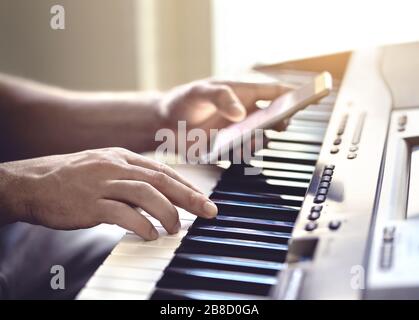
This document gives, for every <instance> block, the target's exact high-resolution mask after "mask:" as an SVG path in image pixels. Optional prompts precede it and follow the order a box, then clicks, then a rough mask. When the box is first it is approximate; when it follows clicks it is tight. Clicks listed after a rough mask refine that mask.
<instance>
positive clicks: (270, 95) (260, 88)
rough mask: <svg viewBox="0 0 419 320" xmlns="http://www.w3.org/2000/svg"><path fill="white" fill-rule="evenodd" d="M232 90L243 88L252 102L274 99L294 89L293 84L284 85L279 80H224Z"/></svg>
mask: <svg viewBox="0 0 419 320" xmlns="http://www.w3.org/2000/svg"><path fill="white" fill-rule="evenodd" d="M226 84H227V85H229V86H231V87H232V88H233V89H234V90H245V91H246V92H247V94H248V95H251V96H252V97H253V99H252V100H253V102H256V101H258V100H274V99H276V98H278V97H279V96H280V95H282V94H284V93H286V92H288V91H289V90H291V89H295V88H296V87H295V86H292V85H285V84H283V83H279V82H267V83H247V82H226Z"/></svg>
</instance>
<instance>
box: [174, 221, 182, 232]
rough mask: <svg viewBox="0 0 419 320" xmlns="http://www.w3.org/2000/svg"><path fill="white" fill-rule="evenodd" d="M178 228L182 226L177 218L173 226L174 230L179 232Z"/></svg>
mask: <svg viewBox="0 0 419 320" xmlns="http://www.w3.org/2000/svg"><path fill="white" fill-rule="evenodd" d="M180 228H182V225H181V224H180V221H179V220H178V222H177V223H176V226H175V232H179V230H180Z"/></svg>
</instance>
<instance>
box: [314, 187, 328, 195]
mask: <svg viewBox="0 0 419 320" xmlns="http://www.w3.org/2000/svg"><path fill="white" fill-rule="evenodd" d="M327 191H328V190H327V188H320V189H319V190H318V191H317V194H319V195H324V196H325V195H326V194H327Z"/></svg>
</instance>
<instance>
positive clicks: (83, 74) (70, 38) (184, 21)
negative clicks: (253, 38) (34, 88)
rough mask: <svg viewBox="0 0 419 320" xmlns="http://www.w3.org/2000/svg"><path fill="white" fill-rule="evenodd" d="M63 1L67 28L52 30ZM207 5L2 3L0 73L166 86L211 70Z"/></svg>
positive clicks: (117, 86) (114, 86) (142, 0)
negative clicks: (56, 10)
mask: <svg viewBox="0 0 419 320" xmlns="http://www.w3.org/2000/svg"><path fill="white" fill-rule="evenodd" d="M54 4H61V5H63V6H64V8H65V13H66V29H65V30H52V29H51V28H50V18H51V14H50V8H51V6H52V5H54ZM210 16H211V15H210V0H199V1H197V0H0V72H7V73H12V74H16V75H19V76H24V77H29V78H33V79H36V80H40V81H43V82H48V83H52V84H56V85H60V86H64V87H68V88H75V89H84V90H91V89H101V90H127V89H137V88H139V89H155V88H159V89H166V88H170V87H172V86H174V85H177V84H180V83H184V82H188V81H191V80H194V79H197V78H201V77H207V76H209V75H210V73H211V37H210V32H211V28H210V23H211V19H210Z"/></svg>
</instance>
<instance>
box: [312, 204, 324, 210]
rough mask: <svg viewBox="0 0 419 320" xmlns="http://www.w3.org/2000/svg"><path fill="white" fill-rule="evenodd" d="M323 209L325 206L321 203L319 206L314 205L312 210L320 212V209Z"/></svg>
mask: <svg viewBox="0 0 419 320" xmlns="http://www.w3.org/2000/svg"><path fill="white" fill-rule="evenodd" d="M322 210H323V206H321V205H319V206H312V207H311V212H313V211H318V212H320V211H322Z"/></svg>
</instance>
